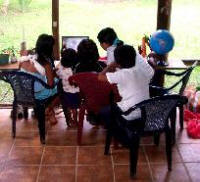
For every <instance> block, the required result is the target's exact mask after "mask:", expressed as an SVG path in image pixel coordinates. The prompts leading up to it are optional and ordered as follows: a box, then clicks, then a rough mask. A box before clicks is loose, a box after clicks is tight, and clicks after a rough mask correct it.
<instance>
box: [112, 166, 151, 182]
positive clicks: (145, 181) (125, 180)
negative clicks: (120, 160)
mask: <svg viewBox="0 0 200 182" xmlns="http://www.w3.org/2000/svg"><path fill="white" fill-rule="evenodd" d="M114 169H115V179H116V180H115V181H116V182H131V181H138V182H151V181H152V179H151V173H150V171H149V167H148V165H145V164H141V165H138V166H137V173H136V176H135V177H134V179H131V178H130V172H129V165H115V166H114Z"/></svg>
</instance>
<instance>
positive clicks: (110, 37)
mask: <svg viewBox="0 0 200 182" xmlns="http://www.w3.org/2000/svg"><path fill="white" fill-rule="evenodd" d="M97 39H98V41H99V42H100V45H101V47H102V48H103V49H104V50H105V51H107V64H110V63H112V62H114V61H115V59H114V50H115V48H116V47H117V46H120V45H123V41H121V40H119V39H118V37H117V34H116V32H115V31H114V29H113V28H110V27H107V28H104V29H102V30H101V31H100V32H99V33H98V35H97Z"/></svg>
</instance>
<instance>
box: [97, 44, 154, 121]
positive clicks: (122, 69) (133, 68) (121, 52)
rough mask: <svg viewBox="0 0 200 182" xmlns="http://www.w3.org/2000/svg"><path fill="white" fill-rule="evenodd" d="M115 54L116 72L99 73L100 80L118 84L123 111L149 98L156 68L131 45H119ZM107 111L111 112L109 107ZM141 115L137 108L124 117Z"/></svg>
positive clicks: (130, 118)
mask: <svg viewBox="0 0 200 182" xmlns="http://www.w3.org/2000/svg"><path fill="white" fill-rule="evenodd" d="M114 56H115V62H116V63H113V64H115V66H116V67H117V69H116V70H115V72H106V73H105V72H104V73H102V74H99V80H102V81H108V82H109V83H111V84H116V85H117V88H118V91H119V94H120V96H121V97H122V99H121V101H120V102H117V106H118V107H119V108H120V109H121V110H122V111H127V110H128V109H129V108H130V107H132V106H134V105H135V104H138V103H139V102H141V101H143V100H146V99H149V83H150V81H151V78H152V77H153V74H154V70H153V68H152V67H151V66H150V65H149V64H148V63H147V61H146V60H145V59H143V58H142V57H141V56H140V55H139V54H137V53H136V51H135V49H134V48H133V47H132V46H130V45H122V46H118V47H117V48H116V49H115V51H114ZM106 112H107V113H106V114H109V112H110V109H109V108H107V111H106ZM104 114H105V110H104ZM140 115H141V113H140V110H135V111H133V112H131V113H130V114H129V115H128V116H123V117H124V118H125V119H126V120H134V119H138V118H140ZM106 122H107V121H106ZM108 122H109V121H108Z"/></svg>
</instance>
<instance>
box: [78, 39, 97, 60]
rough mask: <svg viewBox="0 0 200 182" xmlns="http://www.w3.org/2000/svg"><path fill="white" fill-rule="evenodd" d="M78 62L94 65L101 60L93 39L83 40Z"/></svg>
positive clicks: (79, 48) (80, 45) (79, 47)
mask: <svg viewBox="0 0 200 182" xmlns="http://www.w3.org/2000/svg"><path fill="white" fill-rule="evenodd" d="M77 53H78V60H79V62H82V63H83V62H84V63H93V62H97V61H98V60H99V52H98V48H97V45H96V43H95V42H94V41H93V40H91V39H83V40H82V41H81V42H80V43H79V45H78V52H77Z"/></svg>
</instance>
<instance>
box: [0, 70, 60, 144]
mask: <svg viewBox="0 0 200 182" xmlns="http://www.w3.org/2000/svg"><path fill="white" fill-rule="evenodd" d="M0 79H1V80H4V81H5V82H7V83H9V84H10V85H11V87H12V89H13V92H14V100H13V111H12V115H11V116H12V136H13V138H15V136H16V119H17V106H18V105H22V106H23V107H24V108H28V107H31V108H34V111H35V114H36V117H37V119H38V128H39V134H40V141H41V143H42V144H45V108H46V106H47V105H48V104H49V103H50V102H51V100H52V99H54V97H55V96H56V95H55V96H53V97H50V98H48V99H44V100H37V99H35V96H34V83H35V82H36V81H37V82H39V83H41V84H42V85H43V86H44V87H45V88H47V89H50V88H53V87H54V86H55V85H54V86H53V87H50V86H49V85H47V84H46V83H45V82H44V81H42V80H41V79H39V78H37V77H36V76H33V75H30V74H28V73H25V72H20V71H2V72H0ZM25 115H27V113H25Z"/></svg>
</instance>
